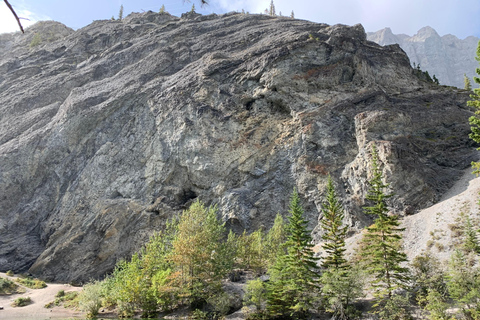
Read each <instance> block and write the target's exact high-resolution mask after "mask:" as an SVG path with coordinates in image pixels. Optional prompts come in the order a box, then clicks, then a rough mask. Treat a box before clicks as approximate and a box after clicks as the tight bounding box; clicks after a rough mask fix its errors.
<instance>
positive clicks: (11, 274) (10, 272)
mask: <svg viewBox="0 0 480 320" xmlns="http://www.w3.org/2000/svg"><path fill="white" fill-rule="evenodd" d="M14 275H15V274H14V273H13V271H12V270H8V271H7V276H9V277H13V276H14Z"/></svg>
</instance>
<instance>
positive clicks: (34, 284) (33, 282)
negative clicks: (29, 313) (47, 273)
mask: <svg viewBox="0 0 480 320" xmlns="http://www.w3.org/2000/svg"><path fill="white" fill-rule="evenodd" d="M16 281H17V282H18V283H20V284H21V285H23V286H25V287H28V288H30V289H42V288H46V287H47V284H46V283H45V281H42V280H39V279H32V278H18V279H17V280H16Z"/></svg>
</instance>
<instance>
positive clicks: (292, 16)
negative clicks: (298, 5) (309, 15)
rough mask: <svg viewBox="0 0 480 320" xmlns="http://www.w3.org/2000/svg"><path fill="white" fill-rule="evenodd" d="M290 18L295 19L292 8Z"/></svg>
mask: <svg viewBox="0 0 480 320" xmlns="http://www.w3.org/2000/svg"><path fill="white" fill-rule="evenodd" d="M290 18H292V19H295V12H293V10H292V12H291V13H290Z"/></svg>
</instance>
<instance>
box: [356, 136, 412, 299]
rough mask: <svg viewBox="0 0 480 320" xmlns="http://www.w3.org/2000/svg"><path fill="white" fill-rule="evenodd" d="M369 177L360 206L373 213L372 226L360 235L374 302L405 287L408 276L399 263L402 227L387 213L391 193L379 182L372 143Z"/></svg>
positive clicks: (378, 169) (404, 260) (403, 257)
mask: <svg viewBox="0 0 480 320" xmlns="http://www.w3.org/2000/svg"><path fill="white" fill-rule="evenodd" d="M371 155H372V178H371V180H370V181H369V185H370V189H369V191H368V194H367V196H366V199H367V200H368V201H370V203H371V206H367V207H365V208H364V210H365V213H367V214H369V215H373V216H375V220H374V223H373V225H371V226H370V227H368V228H367V232H366V233H365V235H364V239H363V242H364V247H363V252H362V255H363V257H364V259H365V262H366V267H367V270H368V272H369V273H370V274H371V275H373V280H372V284H371V285H372V288H373V289H374V291H375V292H374V295H375V297H376V298H377V299H378V303H377V306H378V304H380V303H382V302H385V301H386V302H388V300H390V299H392V297H393V292H394V291H395V290H396V289H399V288H405V287H406V285H407V283H408V280H409V276H408V269H407V268H405V267H403V266H402V264H403V263H405V262H406V261H407V256H406V254H405V253H404V252H402V251H401V240H402V235H401V233H402V232H403V230H404V229H403V228H400V227H399V226H400V223H399V222H398V217H397V216H396V215H388V207H387V203H386V200H387V199H388V198H390V197H391V196H392V195H391V194H390V195H389V194H386V193H385V189H386V188H387V187H388V185H386V184H384V183H383V182H382V171H381V170H380V168H379V166H378V153H377V149H376V146H375V144H373V145H372V151H371Z"/></svg>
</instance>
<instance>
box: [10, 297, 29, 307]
mask: <svg viewBox="0 0 480 320" xmlns="http://www.w3.org/2000/svg"><path fill="white" fill-rule="evenodd" d="M30 303H32V299H30V297H20V298H17V299H15V300H14V301H13V303H12V307H24V306H27V305H29V304H30Z"/></svg>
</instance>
